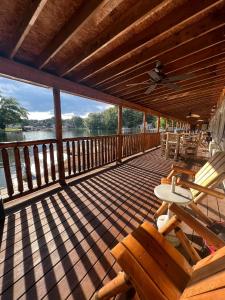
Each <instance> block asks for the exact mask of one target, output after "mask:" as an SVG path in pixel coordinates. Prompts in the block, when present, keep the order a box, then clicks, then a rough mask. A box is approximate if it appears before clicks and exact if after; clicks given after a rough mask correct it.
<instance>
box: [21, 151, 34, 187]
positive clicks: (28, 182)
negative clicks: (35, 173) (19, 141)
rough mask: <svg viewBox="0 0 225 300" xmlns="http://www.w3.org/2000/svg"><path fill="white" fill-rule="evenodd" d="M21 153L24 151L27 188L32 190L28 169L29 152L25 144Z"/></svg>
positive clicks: (30, 175) (29, 170)
mask: <svg viewBox="0 0 225 300" xmlns="http://www.w3.org/2000/svg"><path fill="white" fill-rule="evenodd" d="M23 153H24V162H25V170H26V176H27V184H28V189H29V190H32V189H33V181H32V174H31V169H30V153H29V148H28V147H27V146H25V147H24V148H23Z"/></svg>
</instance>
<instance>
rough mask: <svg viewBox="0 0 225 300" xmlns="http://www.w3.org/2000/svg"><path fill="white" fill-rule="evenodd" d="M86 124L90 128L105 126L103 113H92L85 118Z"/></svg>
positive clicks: (95, 128)
mask: <svg viewBox="0 0 225 300" xmlns="http://www.w3.org/2000/svg"><path fill="white" fill-rule="evenodd" d="M85 125H86V126H87V128H88V129H90V130H98V129H103V128H104V121H103V115H102V113H90V114H88V117H87V118H86V119H85Z"/></svg>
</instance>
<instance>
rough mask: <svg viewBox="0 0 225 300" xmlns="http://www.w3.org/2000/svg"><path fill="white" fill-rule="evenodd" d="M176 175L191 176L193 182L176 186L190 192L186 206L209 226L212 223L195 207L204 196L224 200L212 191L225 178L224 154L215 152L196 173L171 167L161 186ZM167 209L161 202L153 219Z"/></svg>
mask: <svg viewBox="0 0 225 300" xmlns="http://www.w3.org/2000/svg"><path fill="white" fill-rule="evenodd" d="M177 174H186V175H189V176H191V177H192V178H193V179H194V181H193V182H192V181H187V180H181V179H179V180H178V184H180V185H182V186H183V187H186V188H189V189H190V190H191V193H192V196H193V201H192V202H191V203H189V204H188V206H189V207H190V208H191V209H192V210H193V211H194V213H195V214H197V216H198V217H199V218H200V219H201V220H202V221H203V222H204V223H206V224H207V225H211V224H212V221H211V219H209V218H208V217H207V216H206V215H205V214H203V213H202V211H201V210H200V209H199V208H198V207H197V205H196V204H197V203H198V202H199V201H201V200H202V199H203V198H204V197H205V196H206V195H211V196H215V197H218V198H222V199H224V197H225V195H224V194H223V193H220V192H218V191H216V190H214V189H213V187H215V185H216V184H218V183H219V182H222V180H223V179H224V178H225V152H222V151H220V152H217V153H216V154H215V155H214V156H213V157H211V158H210V159H209V161H208V162H207V163H206V164H204V166H203V167H202V168H201V169H200V170H199V171H198V172H197V173H196V172H195V171H193V170H188V169H185V168H181V167H178V166H172V170H171V172H170V174H169V175H168V176H167V178H162V179H161V183H162V184H166V183H167V184H170V183H171V178H172V176H175V175H177ZM167 209H168V203H166V202H163V203H162V205H161V206H160V208H159V209H158V210H157V212H156V213H155V215H154V217H155V218H158V217H159V216H160V215H162V214H163V213H165V212H166V211H167Z"/></svg>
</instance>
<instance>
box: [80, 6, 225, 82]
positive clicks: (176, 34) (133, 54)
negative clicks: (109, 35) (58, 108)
mask: <svg viewBox="0 0 225 300" xmlns="http://www.w3.org/2000/svg"><path fill="white" fill-rule="evenodd" d="M224 7H225V3H224V1H223V0H220V1H217V2H216V3H215V2H214V4H213V5H211V6H209V7H207V8H206V9H204V10H202V11H200V12H199V13H196V14H195V15H193V16H192V17H190V18H186V19H185V20H184V21H182V22H179V23H175V26H173V27H171V28H167V30H166V31H164V32H162V33H161V34H158V35H157V36H155V37H153V38H152V39H148V41H146V43H142V44H141V45H140V46H139V47H136V48H134V49H132V50H131V49H129V51H127V52H126V53H124V55H121V52H120V53H117V56H115V57H114V55H110V56H108V57H107V58H105V59H101V60H99V63H96V61H95V64H94V63H93V66H90V65H89V67H88V68H87V69H86V70H84V71H83V72H79V73H77V74H76V76H77V80H78V79H79V80H80V78H81V80H80V82H86V83H87V82H88V83H89V84H90V78H94V82H93V83H100V82H104V80H106V79H108V78H110V77H112V76H115V74H116V75H117V74H121V73H122V72H126V71H128V70H129V69H130V68H133V66H134V64H133V62H134V60H135V61H136V62H139V63H136V67H138V66H139V65H141V64H143V63H144V62H146V61H148V60H149V58H150V57H152V58H153V57H155V56H156V55H158V53H160V51H161V50H162V49H163V50H164V51H166V50H169V49H172V48H174V49H175V48H176V47H177V46H178V45H179V44H182V43H184V42H186V41H188V40H190V39H193V38H194V37H196V36H198V35H200V34H202V33H203V30H204V32H207V31H209V30H212V29H213V28H216V27H219V26H221V24H224V17H225V10H224ZM215 14H216V16H217V17H216V18H215ZM203 28H204V29H203ZM121 66H122V67H121Z"/></svg>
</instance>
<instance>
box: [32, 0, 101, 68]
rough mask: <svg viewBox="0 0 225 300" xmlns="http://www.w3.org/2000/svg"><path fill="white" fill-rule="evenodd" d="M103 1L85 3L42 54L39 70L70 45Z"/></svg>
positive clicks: (38, 64) (38, 65)
mask: <svg viewBox="0 0 225 300" xmlns="http://www.w3.org/2000/svg"><path fill="white" fill-rule="evenodd" d="M102 1H103V0H92V1H85V5H83V6H81V8H80V9H79V10H78V11H76V12H75V14H74V15H73V16H72V17H71V18H70V20H69V22H67V23H66V24H65V26H63V28H62V29H61V30H60V31H59V33H58V34H57V35H56V36H55V38H54V39H53V40H52V41H51V42H50V44H49V45H48V46H47V48H46V49H45V50H44V51H43V52H42V53H41V55H40V56H39V58H38V61H37V64H36V66H37V67H38V68H39V69H42V68H44V67H45V65H46V64H47V63H48V62H49V61H50V59H51V58H53V57H54V56H55V55H56V54H57V53H58V52H59V51H60V50H61V49H62V48H63V47H64V46H65V45H66V43H68V41H69V40H70V39H71V38H72V37H73V36H74V35H75V34H76V32H77V31H78V30H79V29H80V27H81V26H82V25H83V23H84V22H87V20H88V18H89V17H90V16H91V15H92V14H93V13H94V11H95V9H96V8H98V6H99V5H100V4H101V2H102Z"/></svg>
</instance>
